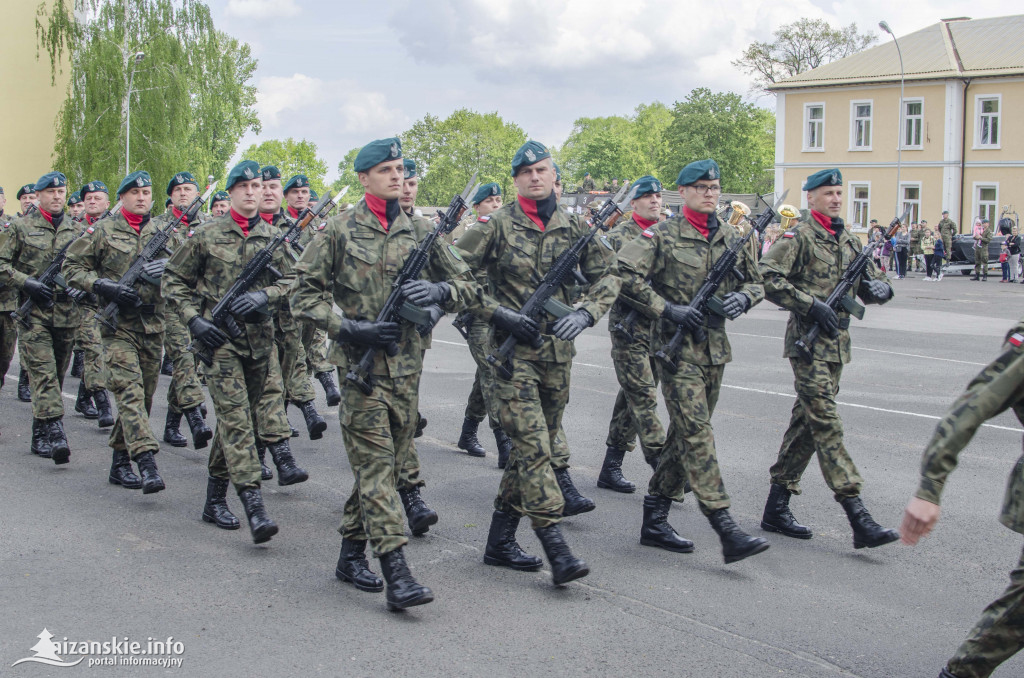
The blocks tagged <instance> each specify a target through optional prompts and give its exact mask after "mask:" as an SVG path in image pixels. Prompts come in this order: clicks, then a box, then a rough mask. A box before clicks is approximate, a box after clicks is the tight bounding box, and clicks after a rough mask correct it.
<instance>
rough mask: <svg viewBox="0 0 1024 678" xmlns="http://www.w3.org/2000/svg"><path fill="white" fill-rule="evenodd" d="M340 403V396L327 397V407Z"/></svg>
mask: <svg viewBox="0 0 1024 678" xmlns="http://www.w3.org/2000/svg"><path fill="white" fill-rule="evenodd" d="M340 404H341V396H337V397H335V398H328V399H327V407H334V406H335V405H340Z"/></svg>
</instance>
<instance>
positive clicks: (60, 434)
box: [46, 417, 71, 464]
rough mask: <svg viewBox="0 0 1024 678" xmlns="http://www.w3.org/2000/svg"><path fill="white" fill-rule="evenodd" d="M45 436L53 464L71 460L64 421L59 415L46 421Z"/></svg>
mask: <svg viewBox="0 0 1024 678" xmlns="http://www.w3.org/2000/svg"><path fill="white" fill-rule="evenodd" d="M46 437H47V438H48V439H49V441H50V458H51V459H53V463H54V464H66V463H68V461H70V460H71V447H70V446H69V445H68V437H67V435H65V433H64V422H63V421H62V418H61V417H57V418H55V419H50V420H49V421H47V422H46Z"/></svg>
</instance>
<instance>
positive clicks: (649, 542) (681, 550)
mask: <svg viewBox="0 0 1024 678" xmlns="http://www.w3.org/2000/svg"><path fill="white" fill-rule="evenodd" d="M640 545H641V546H653V547H654V548H659V549H664V550H665V551H671V552H672V553H693V549H694V547H693V546H689V547H675V548H673V547H671V546H665V545H664V544H662V543H660V542H656V541H654V540H653V539H641V540H640Z"/></svg>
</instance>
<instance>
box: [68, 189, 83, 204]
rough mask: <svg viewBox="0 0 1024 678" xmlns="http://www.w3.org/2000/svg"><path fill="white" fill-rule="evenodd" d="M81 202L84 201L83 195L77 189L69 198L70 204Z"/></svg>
mask: <svg viewBox="0 0 1024 678" xmlns="http://www.w3.org/2000/svg"><path fill="white" fill-rule="evenodd" d="M80 202H82V196H81V195H79V193H78V191H75V192H74V193H72V194H71V197H70V198H68V204H69V205H77V204H79V203H80Z"/></svg>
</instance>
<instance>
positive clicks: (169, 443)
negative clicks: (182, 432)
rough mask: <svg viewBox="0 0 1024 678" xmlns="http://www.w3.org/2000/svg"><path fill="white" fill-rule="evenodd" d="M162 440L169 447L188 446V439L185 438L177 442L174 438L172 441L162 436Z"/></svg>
mask: <svg viewBox="0 0 1024 678" xmlns="http://www.w3.org/2000/svg"><path fill="white" fill-rule="evenodd" d="M164 442H165V443H167V444H168V445H170V446H171V447H188V441H187V440H182V441H180V442H178V441H176V440H174V441H172V440H168V439H167V436H164Z"/></svg>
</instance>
